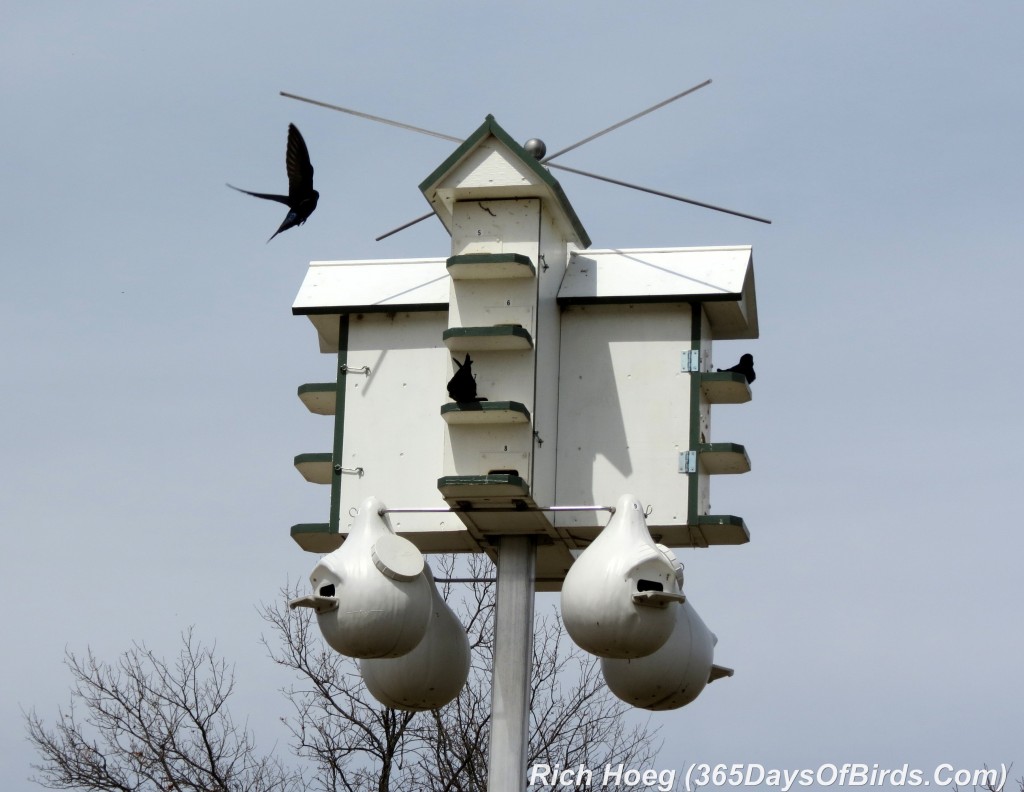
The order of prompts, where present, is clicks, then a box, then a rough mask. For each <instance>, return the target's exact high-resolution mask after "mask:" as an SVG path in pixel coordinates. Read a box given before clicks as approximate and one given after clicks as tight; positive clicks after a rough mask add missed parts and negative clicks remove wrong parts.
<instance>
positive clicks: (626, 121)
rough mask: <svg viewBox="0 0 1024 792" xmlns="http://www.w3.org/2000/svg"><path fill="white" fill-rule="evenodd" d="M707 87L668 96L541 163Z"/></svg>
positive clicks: (695, 87)
mask: <svg viewBox="0 0 1024 792" xmlns="http://www.w3.org/2000/svg"><path fill="white" fill-rule="evenodd" d="M707 85H711V80H705V81H704V82H702V83H701V84H700V85H695V86H693V88H687V89H686V90H685V91H683V92H682V93H678V94H676V95H675V96H670V97H669V98H668V99H666V100H664V101H663V102H658V104H656V105H652V106H651V107H648V108H647V109H646V110H641V111H640V112H639V113H637V114H636V115H631V116H630V117H629V118H627V119H625V120H624V121H619V123H617V124H612V125H611V126H610V127H608V128H607V129H602V130H601V131H600V132H595V133H594V134H593V135H591V136H590V137H588V138H584V139H583V140H581V141H580V142H579V143H573V144H572V145H571V146H566V147H565V148H564V149H561V150H560V151H556V152H555V153H554V154H552V155H551V156H550V157H545V158H544V159H543V160H541V161H542V162H544V163H547V162H550V161H551V160H553V159H554V158H555V157H561V156H562V155H563V154H565V153H567V152H569V151H572V150H573V149H574V148H579V147H580V146H582V145H583V144H584V143H589V142H590V141H591V140H596V139H597V138H599V137H601V135H607V134H608V133H609V132H613V131H615V130H616V129H618V128H619V127H621V126H625V125H626V124H628V123H629V122H630V121H636V120H637V119H638V118H641V117H642V116H645V115H647V114H648V113H653V112H654V111H655V110H658V109H660V108H662V107H664V106H665V105H667V104H670V103H671V102H674V101H675V100H676V99H682V98H683V97H684V96H688V95H689V94H692V93H693V92H694V91H699V90H700V89H701V88H703V87H705V86H707Z"/></svg>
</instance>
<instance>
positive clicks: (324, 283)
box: [292, 258, 449, 352]
mask: <svg viewBox="0 0 1024 792" xmlns="http://www.w3.org/2000/svg"><path fill="white" fill-rule="evenodd" d="M446 262H447V259H445V258H424V259H393V260H380V261H365V260H358V261H311V262H310V263H309V269H308V270H307V271H306V277H305V278H304V279H303V281H302V286H300V287H299V293H298V295H297V296H296V297H295V302H294V303H293V304H292V312H293V313H295V314H298V315H308V316H309V320H310V321H311V322H312V323H313V326H314V327H315V328H316V330H317V334H318V336H319V339H320V351H321V352H337V351H338V314H341V313H350V312H353V311H355V310H358V309H363V310H377V311H386V310H388V309H389V308H393V309H395V310H401V309H402V308H403V307H410V306H412V307H417V308H418V307H420V306H423V305H432V306H435V309H436V310H442V311H443V310H446V309H447V305H448V282H449V277H448V271H447V270H446V268H445V265H446Z"/></svg>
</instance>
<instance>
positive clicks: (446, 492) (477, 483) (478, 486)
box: [437, 473, 530, 498]
mask: <svg viewBox="0 0 1024 792" xmlns="http://www.w3.org/2000/svg"><path fill="white" fill-rule="evenodd" d="M437 488H438V490H440V492H441V494H442V495H443V496H444V497H445V498H470V497H474V496H476V497H491V496H495V495H516V496H526V495H529V494H530V488H529V486H528V485H527V484H526V479H524V478H523V477H522V476H517V475H514V474H512V473H491V474H488V475H480V476H442V477H441V478H439V479H438V480H437Z"/></svg>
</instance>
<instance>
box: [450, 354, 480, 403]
mask: <svg viewBox="0 0 1024 792" xmlns="http://www.w3.org/2000/svg"><path fill="white" fill-rule="evenodd" d="M452 362H454V363H455V365H456V366H458V369H457V370H456V371H455V376H454V377H452V378H451V379H450V380H448V395H449V396H451V397H452V398H453V399H454V400H455V401H457V402H463V403H464V402H481V401H487V399H486V397H484V396H477V395H476V377H474V376H473V360H472V358H470V356H469V353H468V352H467V353H466V359H465V360H463V361H462V362H461V363H459V361H458V360H456V359H455V358H452Z"/></svg>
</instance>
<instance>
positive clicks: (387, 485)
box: [325, 313, 461, 532]
mask: <svg viewBox="0 0 1024 792" xmlns="http://www.w3.org/2000/svg"><path fill="white" fill-rule="evenodd" d="M444 328H445V315H444V314H441V313H399V314H395V315H392V316H389V315H386V314H363V315H361V316H360V315H356V316H353V317H351V319H350V322H349V351H348V366H349V368H350V373H349V374H348V375H347V376H346V380H345V386H346V387H345V415H344V440H343V451H342V458H341V464H342V466H343V467H345V468H348V469H356V468H362V471H363V472H362V475H358V474H355V473H345V474H343V475H342V483H341V508H340V527H341V529H342V531H347V530H348V528H349V526H350V525H351V524H352V517H351V516H350V514H349V512H350V511H351V510H352V509H355V508H358V507H359V505H360V504H361V503H362V502H363V501H364V500H365V499H366V498H368V497H370V496H375V497H378V498H380V499H381V500H383V501H385V502H386V503H389V504H393V505H395V506H444V501H443V500H442V499H441V497H440V494H439V493H438V491H437V479H438V478H439V477H440V476H441V475H442V471H441V459H440V450H441V448H442V447H443V436H444V430H445V424H444V421H443V420H442V419H441V415H440V410H441V405H442V404H444V403H445V402H446V401H448V393H447V390H446V382H447V380H446V379H445V372H446V368H445V361H446V360H448V359H449V354H448V350H447V349H446V348H445V346H444V344H443V343H442V340H441V335H442V333H443V332H444ZM363 366H368V367H369V369H370V373H369V374H362V373H359V372H358V369H360V368H361V367H363ZM331 431H332V429H331V427H330V426H329V425H327V424H325V438H330V437H331V434H330V433H331ZM326 447H330V445H329V440H328V442H327V446H326ZM393 525H394V527H395V529H396V530H397V531H399V532H404V531H409V530H435V529H440V530H444V528H445V527H446V526H448V527H450V526H459V527H461V522H460V521H459V520H458V518H457V517H455V516H454V515H433V514H396V515H395V516H394V517H393Z"/></svg>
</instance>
